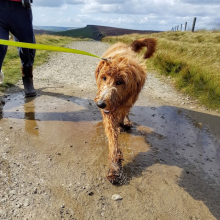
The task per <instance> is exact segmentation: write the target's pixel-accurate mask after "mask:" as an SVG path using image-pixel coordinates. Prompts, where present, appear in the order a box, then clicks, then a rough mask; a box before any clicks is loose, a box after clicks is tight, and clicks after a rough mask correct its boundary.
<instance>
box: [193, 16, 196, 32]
mask: <svg viewBox="0 0 220 220" xmlns="http://www.w3.org/2000/svg"><path fill="white" fill-rule="evenodd" d="M195 25H196V17H195V18H194V19H193V25H192V32H194V30H195Z"/></svg>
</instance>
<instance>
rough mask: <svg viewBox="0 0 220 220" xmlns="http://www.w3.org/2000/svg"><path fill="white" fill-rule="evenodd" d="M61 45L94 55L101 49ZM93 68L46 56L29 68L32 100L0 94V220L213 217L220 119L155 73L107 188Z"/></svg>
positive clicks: (92, 61)
mask: <svg viewBox="0 0 220 220" xmlns="http://www.w3.org/2000/svg"><path fill="white" fill-rule="evenodd" d="M69 46H71V47H73V48H75V49H80V50H85V51H88V52H91V53H94V54H97V55H101V54H102V53H103V52H104V51H105V50H106V49H107V47H108V46H109V45H107V44H105V43H101V42H95V41H88V42H85V41H83V42H75V43H73V44H72V45H69ZM98 61H99V60H98V59H97V58H93V57H87V56H82V55H74V54H64V53H57V54H53V55H52V56H51V58H50V60H49V62H48V63H46V64H44V65H42V66H39V67H36V68H35V70H34V83H35V87H36V88H37V91H38V96H37V97H36V98H28V99H25V98H24V95H23V93H22V85H21V82H19V83H18V84H17V85H16V86H15V87H13V88H11V89H10V90H8V91H7V92H6V93H5V94H1V99H2V100H3V102H5V105H3V104H4V103H2V109H1V112H0V219H8V220H9V219H19V220H20V219H22V220H23V219H25V220H26V219H36V220H38V219H39V220H43V219H47V220H50V219H51V220H54V219H77V220H81V219H82V220H84V219H94V220H97V219H112V220H115V219H135V220H136V219H138V220H142V219H143V220H146V219H148V220H151V219H152V220H172V219H173V220H176V219H182V220H188V219H189V220H203V219H204V220H207V219H210V220H211V219H220V211H219V207H220V200H219V198H220V187H219V183H220V163H219V161H220V135H219V134H220V131H219V127H220V126H219V123H220V115H219V113H218V112H215V111H211V110H209V109H207V108H205V107H203V106H201V105H199V103H198V102H197V101H196V100H193V99H192V98H191V97H187V96H184V95H183V94H181V93H178V92H177V91H176V90H175V89H174V88H173V86H172V80H171V79H169V78H164V77H161V76H158V75H157V74H156V73H148V79H147V82H146V85H145V87H144V89H143V91H142V93H141V95H140V98H139V100H138V101H137V103H136V104H135V106H134V108H133V109H132V111H131V116H130V118H131V120H132V121H133V122H134V125H133V127H132V129H131V132H129V133H122V134H121V135H120V145H121V147H122V149H123V153H124V157H125V161H124V164H123V165H124V168H123V170H124V182H123V184H122V185H120V186H113V185H111V184H110V183H109V182H108V181H107V179H106V178H105V175H106V173H107V170H108V158H107V157H108V141H107V139H106V137H105V133H104V130H103V126H102V118H101V114H100V113H99V110H98V108H97V107H96V106H95V104H94V102H93V99H94V97H95V94H96V91H97V89H96V84H95V78H94V71H95V68H96V65H97V63H98ZM6 74H7V73H6Z"/></svg>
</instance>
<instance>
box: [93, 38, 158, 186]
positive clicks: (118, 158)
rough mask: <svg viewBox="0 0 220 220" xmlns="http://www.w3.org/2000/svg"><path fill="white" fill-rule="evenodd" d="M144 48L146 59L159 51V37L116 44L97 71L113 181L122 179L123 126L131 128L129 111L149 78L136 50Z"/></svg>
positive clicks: (109, 173)
mask: <svg viewBox="0 0 220 220" xmlns="http://www.w3.org/2000/svg"><path fill="white" fill-rule="evenodd" d="M143 47H147V51H146V52H145V54H144V59H147V58H149V57H151V56H152V55H153V53H154V52H155V47H156V40H155V39H154V38H145V39H139V40H136V41H134V42H133V43H132V44H130V45H126V44H123V43H116V44H114V45H113V46H111V47H110V48H109V49H108V50H107V51H106V52H105V53H104V54H103V57H104V58H106V60H102V61H100V62H99V64H98V66H97V68H96V71H95V76H96V82H97V86H98V93H97V96H96V98H95V102H96V104H97V106H98V107H99V108H100V109H101V113H102V116H103V123H104V127H105V133H106V135H107V138H108V141H109V159H110V169H109V172H108V175H107V178H108V180H109V181H110V182H111V183H113V184H115V183H118V182H119V181H120V179H121V170H122V160H123V155H122V152H121V149H120V147H119V144H118V134H119V132H120V131H121V128H122V129H129V128H130V127H131V122H130V121H129V118H128V114H129V110H130V108H131V107H132V106H133V105H134V103H135V102H136V100H137V99H138V95H139V93H140V91H141V89H142V87H143V86H144V83H145V79H146V68H145V65H146V64H145V63H144V62H143V61H144V60H143V59H141V58H140V57H139V58H138V57H137V56H136V53H135V52H140V51H141V49H142V48H143Z"/></svg>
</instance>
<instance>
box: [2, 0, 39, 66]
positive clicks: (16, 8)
mask: <svg viewBox="0 0 220 220" xmlns="http://www.w3.org/2000/svg"><path fill="white" fill-rule="evenodd" d="M9 32H11V33H12V34H13V35H14V38H15V40H16V41H20V42H26V43H35V37H34V32H33V25H32V10H31V9H26V8H24V7H23V6H22V3H21V2H14V1H8V0H0V39H3V40H8V39H9ZM6 52H7V46H4V45H0V70H1V67H2V63H3V60H4V58H5V55H6ZM18 53H19V57H20V59H21V65H22V66H23V67H31V66H33V63H34V57H35V50H33V49H25V48H18Z"/></svg>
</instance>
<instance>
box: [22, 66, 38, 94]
mask: <svg viewBox="0 0 220 220" xmlns="http://www.w3.org/2000/svg"><path fill="white" fill-rule="evenodd" d="M21 71H22V81H23V84H24V92H25V97H34V96H36V95H37V92H36V90H35V89H34V85H33V67H32V66H31V67H22V68H21Z"/></svg>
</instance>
